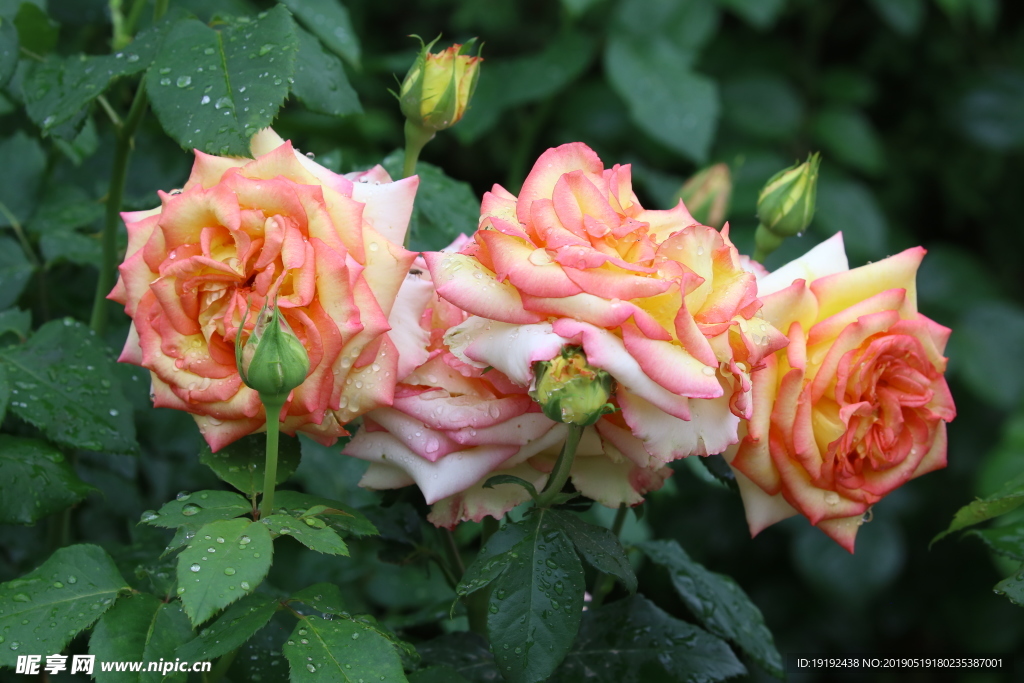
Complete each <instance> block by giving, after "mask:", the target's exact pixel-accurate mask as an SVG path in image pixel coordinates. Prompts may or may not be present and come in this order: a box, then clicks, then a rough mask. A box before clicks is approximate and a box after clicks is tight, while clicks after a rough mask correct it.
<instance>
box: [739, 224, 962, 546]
mask: <svg viewBox="0 0 1024 683" xmlns="http://www.w3.org/2000/svg"><path fill="white" fill-rule="evenodd" d="M924 253H925V252H924V249H922V248H920V247H918V248H915V249H908V250H906V251H904V252H902V253H900V254H897V255H895V256H892V257H889V258H887V259H885V260H883V261H879V262H877V263H873V264H869V265H866V266H863V267H861V268H855V269H853V270H849V269H848V267H847V262H846V255H845V253H844V250H843V243H842V236H841V235H836V236H835V237H833V238H832V239H830V240H828V241H827V242H825V243H823V244H821V245H819V246H818V247H816V248H814V249H812V250H811V251H810V252H808V253H807V254H805V255H804V256H802V257H801V258H799V259H797V260H795V261H793V262H792V263H790V264H788V265H786V266H784V267H783V268H780V269H779V270H776V271H775V272H773V273H771V274H770V275H766V276H763V277H761V278H760V279H759V281H758V296H760V297H761V298H762V299H763V300H764V308H763V309H762V312H763V315H764V316H765V318H767V319H768V320H769V321H770V322H771V323H772V324H773V325H775V326H776V327H778V328H779V329H781V330H785V331H786V333H787V335H788V337H789V340H790V343H789V346H788V347H787V348H786V349H785V350H784V351H779V352H777V353H776V354H774V355H772V356H769V357H767V358H765V362H764V367H763V368H761V369H759V370H757V371H756V372H755V373H754V374H753V384H754V390H753V396H754V401H753V403H754V410H753V416H752V417H751V418H750V420H749V422H748V423H746V427H745V429H746V436H745V437H744V438H743V440H742V442H741V443H740V444H739V446H738V447H735V448H732V449H730V450H729V452H728V453H727V456H726V457H727V459H728V460H730V464H731V466H732V468H733V470H734V471H735V472H736V478H737V480H738V482H739V485H740V492H741V493H742V495H743V503H744V507H745V508H746V514H747V521H748V523H749V526H750V530H751V532H752V533H753V534H757V533H758V532H759V531H761V530H762V529H763V528H765V527H766V526H768V525H770V524H773V523H775V522H777V521H779V520H781V519H784V518H786V517H789V516H791V515H794V514H797V513H800V514H803V515H804V516H806V517H807V518H808V519H809V520H810V521H811V523H812V524H814V525H816V526H817V527H818V528H820V529H822V530H823V531H824V532H825V533H827V534H828V535H829V536H831V537H832V538H833V539H835V540H836V541H837V542H838V543H839V544H840V545H842V546H843V547H844V548H846V549H847V550H849V551H850V552H853V546H854V539H855V537H856V534H857V530H858V528H859V526H860V524H861V523H862V518H863V515H864V514H865V513H866V512H867V511H868V510H869V509H870V507H871V506H872V505H873V504H875V503H876V502H878V501H879V500H881V498H882V497H884V496H885V495H886V494H888V493H890V492H891V491H892V490H893V489H895V488H897V487H898V486H900V485H901V484H903V483H904V482H906V481H907V480H909V479H912V478H914V477H917V476H920V475H922V474H925V473H927V472H931V471H932V470H935V469H938V468H941V467H944V466H945V464H946V423H947V422H949V421H950V420H952V419H953V418H954V417H955V416H956V409H955V407H954V405H953V399H952V397H951V395H950V393H949V388H948V387H947V385H946V380H945V377H944V375H943V373H944V372H945V369H946V359H945V358H944V357H943V356H942V353H943V350H944V349H945V346H946V340H947V339H948V337H949V333H950V331H949V329H947V328H945V327H942V326H941V325H939V324H937V323H935V322H934V321H932V320H929V319H928V318H926V317H925V316H923V315H921V314H920V313H918V312H917V294H916V291H917V290H916V285H915V278H916V273H917V268H918V266H919V265H920V263H921V259H922V258H923V257H924Z"/></svg>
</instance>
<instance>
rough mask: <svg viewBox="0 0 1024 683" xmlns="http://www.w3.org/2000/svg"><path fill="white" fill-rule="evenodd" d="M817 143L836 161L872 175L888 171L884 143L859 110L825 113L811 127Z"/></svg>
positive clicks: (829, 111) (839, 109)
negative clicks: (884, 169)
mask: <svg viewBox="0 0 1024 683" xmlns="http://www.w3.org/2000/svg"><path fill="white" fill-rule="evenodd" d="M811 128H812V130H813V132H814V136H815V139H816V140H817V141H818V142H819V143H820V144H821V146H822V147H823V148H824V150H825V152H826V153H827V154H829V155H831V156H832V158H834V159H836V160H838V161H840V162H842V163H844V164H846V165H847V166H850V167H851V168H854V169H856V170H858V171H863V172H864V173H868V174H871V175H876V174H878V173H880V172H881V171H882V169H883V168H885V154H884V148H883V146H882V141H881V140H880V139H879V137H878V133H876V132H875V127H874V125H873V124H872V123H871V121H870V120H869V119H868V118H867V117H866V116H865V115H864V114H863V112H860V111H858V110H856V109H849V108H846V107H829V108H826V109H823V110H822V111H821V112H819V113H818V115H817V116H816V117H815V118H814V122H813V123H812V124H811Z"/></svg>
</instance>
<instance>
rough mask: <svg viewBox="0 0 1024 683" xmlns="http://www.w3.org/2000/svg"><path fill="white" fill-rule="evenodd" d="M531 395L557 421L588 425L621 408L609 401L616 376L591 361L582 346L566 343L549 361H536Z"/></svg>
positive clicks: (545, 412) (581, 425)
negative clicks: (589, 361) (588, 360)
mask: <svg viewBox="0 0 1024 683" xmlns="http://www.w3.org/2000/svg"><path fill="white" fill-rule="evenodd" d="M533 376H534V380H533V387H532V388H531V389H530V397H531V398H532V399H533V400H535V401H536V402H537V403H539V404H540V407H541V410H543V411H544V414H545V415H547V416H548V417H549V418H551V419H552V420H554V421H555V422H562V423H564V424H571V425H576V426H578V427H588V426H590V425H592V424H594V423H595V422H597V421H598V420H599V419H600V418H601V416H602V415H607V414H608V413H613V412H615V411H616V410H618V408H616V407H615V406H614V405H613V404H611V403H609V399H610V398H611V396H612V394H613V393H614V391H615V379H614V378H613V377H612V376H611V375H610V374H608V372H606V371H605V370H602V369H600V368H595V367H593V366H591V365H590V363H588V362H587V356H586V354H584V353H583V349H581V348H580V347H579V346H566V347H564V348H563V349H562V351H561V353H560V354H559V355H557V356H555V357H554V358H552V359H551V360H549V361H537V362H536V363H534V364H533Z"/></svg>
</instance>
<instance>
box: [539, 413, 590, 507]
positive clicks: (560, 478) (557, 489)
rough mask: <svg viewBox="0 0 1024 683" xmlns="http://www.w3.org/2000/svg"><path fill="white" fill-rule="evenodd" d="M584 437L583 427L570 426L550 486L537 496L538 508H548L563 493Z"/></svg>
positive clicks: (549, 482) (549, 480) (549, 478)
mask: <svg viewBox="0 0 1024 683" xmlns="http://www.w3.org/2000/svg"><path fill="white" fill-rule="evenodd" d="M582 436H583V427H580V426H578V425H569V433H568V434H567V435H566V437H565V444H564V445H563V446H562V452H561V453H559V454H558V460H557V461H555V467H554V469H553V470H551V476H550V477H548V484H547V486H545V487H544V490H543V491H542V492H541V494H540V495H539V496H537V507H540V508H546V507H548V506H549V505H551V501H552V500H554V498H555V496H557V495H558V494H559V493H561V492H562V487H563V486H565V482H566V481H567V480H568V479H569V472H571V471H572V463H573V460H574V459H575V458H576V447H577V446H579V445H580V437H582Z"/></svg>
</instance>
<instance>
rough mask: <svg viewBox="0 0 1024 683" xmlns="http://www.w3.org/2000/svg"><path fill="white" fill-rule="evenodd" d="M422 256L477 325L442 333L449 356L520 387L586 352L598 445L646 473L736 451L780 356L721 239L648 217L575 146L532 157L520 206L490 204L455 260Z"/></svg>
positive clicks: (679, 220) (510, 200) (506, 198)
mask: <svg viewBox="0 0 1024 683" xmlns="http://www.w3.org/2000/svg"><path fill="white" fill-rule="evenodd" d="M425 257H426V260H427V263H428V265H429V268H430V272H431V275H432V277H433V280H434V282H435V284H436V286H437V292H438V294H439V295H440V296H441V297H443V298H445V299H446V300H448V301H449V302H451V303H453V304H455V305H456V306H458V307H460V308H462V309H463V310H465V311H467V312H469V313H470V314H472V317H470V318H468V319H467V320H466V321H465V322H463V323H461V324H459V325H458V326H456V327H454V328H453V329H452V330H450V331H449V333H448V343H449V346H450V348H451V350H452V352H453V353H454V354H455V356H456V357H458V358H459V359H461V360H462V361H463V362H465V363H466V364H468V365H471V366H475V367H479V368H483V367H487V366H490V367H493V368H495V369H497V370H499V371H501V372H503V373H504V374H505V375H506V376H507V377H508V378H509V379H510V380H512V382H514V383H515V384H517V385H518V386H520V387H528V386H529V385H530V384H531V381H532V380H533V371H532V364H533V363H534V362H535V361H546V360H550V359H551V358H553V357H554V356H555V355H556V354H557V353H559V352H560V350H561V349H562V348H563V347H564V346H566V345H570V344H571V345H579V346H581V347H582V348H583V350H584V352H585V354H586V356H587V359H588V361H589V362H590V363H591V364H592V365H593V366H594V367H597V368H601V369H603V370H605V371H607V372H608V373H610V374H611V375H612V377H614V379H615V380H616V381H617V383H618V389H617V391H616V393H615V397H614V400H615V403H616V405H617V406H618V407H619V408H620V409H621V414H620V415H619V416H618V417H616V418H608V417H606V418H602V419H601V421H599V422H598V423H597V425H596V428H597V431H598V433H600V434H601V435H602V437H604V440H605V442H606V443H612V444H615V447H617V448H618V449H619V450H620V451H621V452H623V453H626V452H627V451H628V452H629V453H630V454H631V455H629V457H632V458H634V462H635V463H636V464H637V465H638V466H640V467H646V468H648V469H649V470H650V471H654V470H656V469H658V468H659V467H661V466H662V465H663V464H665V463H667V462H669V461H671V460H673V459H675V458H679V457H684V456H687V455H692V454H701V455H707V454H709V453H719V452H721V451H723V450H725V449H726V448H727V447H728V446H729V445H730V444H733V443H735V442H736V441H737V439H738V436H737V426H738V424H739V420H740V418H741V417H749V416H750V414H751V413H750V411H751V404H750V389H751V385H750V372H751V370H752V369H753V368H756V367H758V365H759V364H760V363H761V361H762V358H764V357H765V356H766V355H770V354H771V353H772V352H774V351H776V350H777V349H779V348H781V347H782V346H783V345H784V344H785V338H784V337H783V336H782V335H781V334H780V333H779V332H778V331H777V330H776V329H774V328H773V327H772V326H771V325H770V324H769V323H768V322H767V321H765V320H764V319H762V318H760V317H758V309H759V308H760V306H761V303H760V301H759V300H758V299H757V293H756V284H755V278H754V275H752V274H750V273H748V272H746V271H744V270H743V269H742V268H741V266H740V261H739V255H738V254H737V252H736V249H735V247H734V246H733V245H732V243H731V242H730V241H729V236H728V229H725V230H723V231H722V232H719V231H717V230H715V229H713V228H710V227H707V226H702V225H700V224H698V223H697V222H696V221H695V220H694V219H693V218H692V217H691V216H690V214H689V213H688V212H687V210H686V207H685V206H684V205H683V204H682V203H681V202H680V203H679V204H678V205H677V206H676V207H675V208H674V209H672V210H670V211H651V210H646V209H644V208H643V207H642V206H641V205H640V203H639V202H638V201H637V198H636V196H635V195H634V194H633V191H632V189H631V180H630V167H629V166H618V165H616V166H614V167H612V168H610V169H605V168H604V166H603V164H602V163H601V160H600V159H599V158H598V157H597V155H596V154H595V153H594V152H593V151H592V150H591V149H590V148H589V147H587V146H586V145H584V144H582V143H572V144H567V145H563V146H561V147H558V148H555V149H551V150H548V151H547V152H545V153H544V154H542V155H541V157H540V158H539V159H538V160H537V163H536V164H535V165H534V167H533V170H532V171H531V172H530V174H529V176H528V177H527V179H526V181H525V182H524V184H523V188H522V191H521V192H520V194H519V196H518V197H515V196H513V195H512V194H510V193H509V192H507V191H506V190H504V189H503V188H501V187H500V186H495V187H494V189H493V190H492V191H491V192H489V193H487V194H485V195H484V199H483V203H482V207H481V220H480V229H479V230H478V231H477V232H476V234H475V235H474V237H473V240H472V241H471V242H469V243H467V244H466V245H465V246H464V247H463V248H462V249H461V250H460V251H459V253H455V254H449V253H441V252H438V253H428V254H426V255H425ZM613 433H614V434H615V437H612V436H610V435H611V434H613ZM627 436H628V437H630V438H632V437H636V438H638V439H639V440H640V442H642V447H641V448H639V449H634V448H632V447H628V448H627V447H626V446H625V445H619V443H618V442H617V439H619V438H620V437H621V438H622V439H625V437H627Z"/></svg>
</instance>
